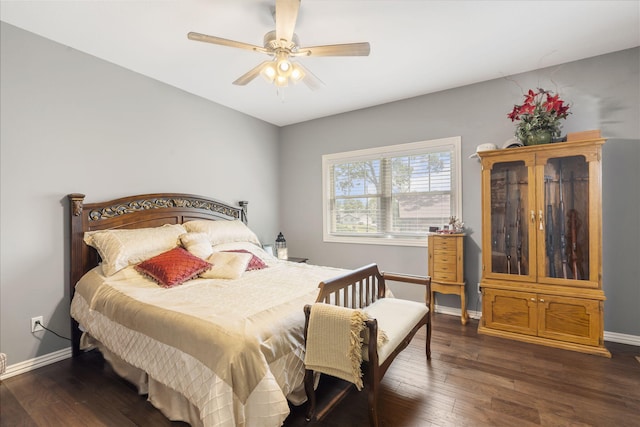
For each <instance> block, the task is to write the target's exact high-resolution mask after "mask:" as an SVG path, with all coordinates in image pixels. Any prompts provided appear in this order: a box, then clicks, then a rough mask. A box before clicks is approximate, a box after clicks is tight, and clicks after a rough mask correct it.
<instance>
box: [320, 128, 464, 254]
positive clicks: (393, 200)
mask: <svg viewBox="0 0 640 427" xmlns="http://www.w3.org/2000/svg"><path fill="white" fill-rule="evenodd" d="M459 158H460V138H459V137H458V138H446V139H440V140H435V141H424V142H417V143H411V144H401V145H395V146H391V147H383V148H374V149H369V150H360V151H355V152H348V153H338V154H331V155H326V156H323V173H324V177H323V182H324V209H325V224H324V227H325V230H324V231H325V233H324V236H325V240H326V241H351V242H360V243H364V242H365V241H366V242H373V243H393V244H418V243H417V242H416V240H419V241H422V240H424V241H425V242H426V240H425V239H424V237H425V235H426V233H427V232H428V230H429V227H430V226H442V225H443V224H446V223H448V222H449V217H451V216H452V215H453V216H457V217H461V216H462V215H461V213H460V212H459V208H460V206H459V202H458V197H459V189H458V188H459V183H460V179H459V168H458V167H457V165H458V163H459ZM363 238H364V240H365V241H363ZM383 239H384V241H383Z"/></svg>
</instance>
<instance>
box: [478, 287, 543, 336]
mask: <svg viewBox="0 0 640 427" xmlns="http://www.w3.org/2000/svg"><path fill="white" fill-rule="evenodd" d="M536 300H537V296H536V294H535V293H528V292H513V291H505V290H501V289H487V288H485V289H484V290H483V294H482V316H483V321H484V326H485V327H487V328H492V329H499V330H502V331H508V332H516V333H519V334H526V335H536V334H537V327H538V325H537V323H538V322H537V314H538V313H537V310H536Z"/></svg>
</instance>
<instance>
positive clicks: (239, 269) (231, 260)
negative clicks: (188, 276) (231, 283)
mask: <svg viewBox="0 0 640 427" xmlns="http://www.w3.org/2000/svg"><path fill="white" fill-rule="evenodd" d="M252 257H253V255H251V254H248V253H243V252H214V253H213V254H211V256H210V257H209V258H207V261H208V262H209V263H211V264H213V267H211V268H210V269H209V270H207V271H205V272H203V273H201V274H200V277H202V278H203V279H238V278H240V276H242V274H243V273H244V272H245V271H246V270H247V266H248V265H249V261H251V258H252Z"/></svg>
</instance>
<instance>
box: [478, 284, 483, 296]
mask: <svg viewBox="0 0 640 427" xmlns="http://www.w3.org/2000/svg"><path fill="white" fill-rule="evenodd" d="M477 285H478V294H482V286H480V282H478V283H477Z"/></svg>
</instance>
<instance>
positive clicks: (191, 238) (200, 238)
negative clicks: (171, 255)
mask: <svg viewBox="0 0 640 427" xmlns="http://www.w3.org/2000/svg"><path fill="white" fill-rule="evenodd" d="M180 243H182V246H184V248H185V249H186V250H188V251H189V252H191V253H192V254H194V255H195V256H197V257H200V258H202V259H207V258H209V256H211V254H212V253H213V247H211V242H210V241H209V237H208V236H207V235H206V233H185V234H183V235H181V236H180Z"/></svg>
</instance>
